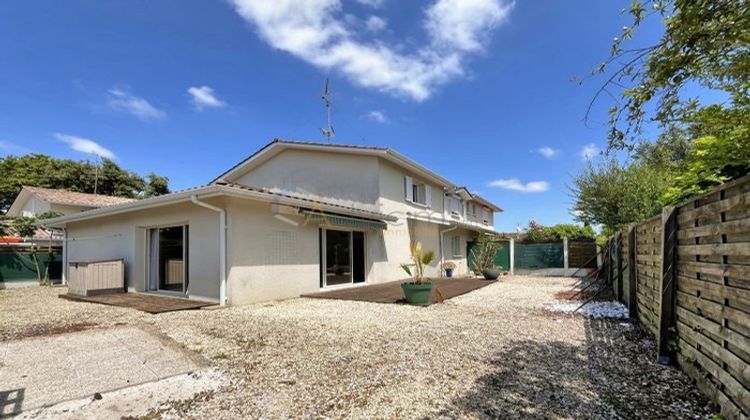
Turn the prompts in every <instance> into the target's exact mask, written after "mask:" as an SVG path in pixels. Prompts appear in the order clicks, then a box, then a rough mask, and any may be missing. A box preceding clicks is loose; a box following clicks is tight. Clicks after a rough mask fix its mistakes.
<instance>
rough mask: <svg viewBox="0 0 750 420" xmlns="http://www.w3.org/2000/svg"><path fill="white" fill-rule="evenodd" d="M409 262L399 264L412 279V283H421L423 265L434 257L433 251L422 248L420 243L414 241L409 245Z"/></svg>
mask: <svg viewBox="0 0 750 420" xmlns="http://www.w3.org/2000/svg"><path fill="white" fill-rule="evenodd" d="M409 254H410V255H409V256H410V258H411V260H412V263H411V264H401V268H402V269H403V270H404V271H406V273H407V274H408V275H410V276H412V278H413V279H414V283H417V284H421V283H422V281H423V280H424V267H425V266H426V265H428V264H430V263H431V262H432V260H433V259H435V252H433V251H427V252H425V251H424V250H422V243H421V242H416V243H412V244H411V245H410V246H409Z"/></svg>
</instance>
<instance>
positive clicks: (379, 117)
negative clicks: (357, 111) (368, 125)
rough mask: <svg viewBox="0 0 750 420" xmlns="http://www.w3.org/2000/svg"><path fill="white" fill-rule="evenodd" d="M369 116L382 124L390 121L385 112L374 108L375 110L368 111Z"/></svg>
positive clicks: (371, 119)
mask: <svg viewBox="0 0 750 420" xmlns="http://www.w3.org/2000/svg"><path fill="white" fill-rule="evenodd" d="M367 118H368V119H369V120H370V121H375V122H379V123H381V124H386V123H388V122H389V121H390V120H389V119H388V117H387V116H386V115H385V112H383V111H377V110H373V111H370V112H368V113H367Z"/></svg>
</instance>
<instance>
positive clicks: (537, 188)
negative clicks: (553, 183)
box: [489, 178, 549, 193]
mask: <svg viewBox="0 0 750 420" xmlns="http://www.w3.org/2000/svg"><path fill="white" fill-rule="evenodd" d="M489 186H490V187H497V188H504V189H506V190H513V191H520V192H525V193H535V192H544V191H547V190H549V182H547V181H533V182H527V183H525V184H524V183H523V182H521V181H519V180H518V178H512V179H497V180H495V181H492V182H490V183H489Z"/></svg>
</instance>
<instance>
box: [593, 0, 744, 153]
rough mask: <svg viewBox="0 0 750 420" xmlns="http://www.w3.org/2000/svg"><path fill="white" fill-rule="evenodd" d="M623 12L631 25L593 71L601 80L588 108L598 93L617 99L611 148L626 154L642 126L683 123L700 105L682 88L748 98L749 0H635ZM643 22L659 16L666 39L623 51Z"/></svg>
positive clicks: (735, 98) (741, 99)
mask: <svg viewBox="0 0 750 420" xmlns="http://www.w3.org/2000/svg"><path fill="white" fill-rule="evenodd" d="M626 11H627V12H628V13H629V14H630V16H631V18H632V24H631V25H629V26H625V27H624V28H623V29H622V33H621V35H620V36H619V37H616V38H614V41H613V43H612V49H611V52H610V56H609V58H608V59H607V60H606V61H605V62H604V63H602V64H601V65H600V66H599V67H598V68H597V69H595V70H594V71H593V72H592V73H593V74H605V75H607V79H606V81H605V82H604V84H603V85H602V86H601V88H600V89H599V91H598V92H597V94H596V95H595V96H594V98H593V99H592V104H590V106H589V111H590V110H591V108H592V105H593V103H594V102H596V101H597V99H599V98H600V97H601V96H602V95H610V96H612V97H613V98H615V97H616V96H620V97H621V99H622V102H621V103H618V102H617V101H616V99H615V104H614V105H613V106H612V108H610V120H609V123H610V132H609V136H608V140H609V146H610V148H614V149H632V148H633V147H634V146H635V144H634V142H635V140H636V139H638V138H639V137H640V135H641V134H642V129H643V126H644V123H648V122H650V121H655V122H657V123H659V124H661V125H662V126H669V125H672V124H675V123H677V124H679V123H682V122H685V121H686V120H687V119H688V118H689V117H690V115H692V114H693V113H694V112H695V110H697V109H699V105H700V103H699V101H698V100H697V99H696V98H687V97H685V91H686V87H689V86H696V85H697V86H701V87H703V88H706V89H710V90H715V91H722V92H725V93H727V94H728V95H729V96H730V97H731V98H732V101H733V102H734V103H744V102H746V101H747V100H748V93H749V92H750V2H748V1H745V0H634V1H633V2H632V3H631V5H630V7H629V8H628V9H626ZM647 19H661V22H662V24H663V25H664V34H663V36H662V37H661V39H660V40H659V42H658V43H656V44H655V45H650V46H645V47H633V48H625V47H624V43H625V42H632V40H633V39H634V36H635V34H636V30H637V28H638V27H639V26H641V25H642V24H643V22H644V21H646V20H647ZM613 66H616V67H614V68H613ZM613 90H618V92H617V93H613V92H612V91H613ZM650 108H653V111H652V112H649V109H650ZM587 116H588V112H587Z"/></svg>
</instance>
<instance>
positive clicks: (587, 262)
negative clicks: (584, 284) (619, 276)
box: [466, 240, 597, 271]
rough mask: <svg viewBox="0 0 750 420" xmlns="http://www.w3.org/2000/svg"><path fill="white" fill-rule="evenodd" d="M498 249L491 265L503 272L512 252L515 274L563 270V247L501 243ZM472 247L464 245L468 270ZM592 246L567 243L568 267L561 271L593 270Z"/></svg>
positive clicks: (562, 243) (549, 243) (508, 263)
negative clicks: (520, 271) (568, 269)
mask: <svg viewBox="0 0 750 420" xmlns="http://www.w3.org/2000/svg"><path fill="white" fill-rule="evenodd" d="M501 244H502V247H501V248H500V249H499V250H498V251H497V254H495V265H498V266H501V267H502V270H503V271H508V270H510V254H511V248H513V256H514V258H513V259H514V269H515V270H540V269H545V268H564V267H565V243H564V242H563V241H559V242H545V243H523V242H514V243H513V245H511V242H510V241H501ZM476 246H477V245H476V243H474V242H469V243H467V251H466V255H467V256H468V257H467V258H468V263H469V267H470V268H473V267H474V256H473V255H472V252H471V251H472V249H474V248H475V247H476ZM596 265H597V261H596V243H594V241H587V240H575V241H568V267H565V268H571V269H576V268H584V267H585V268H596Z"/></svg>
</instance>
